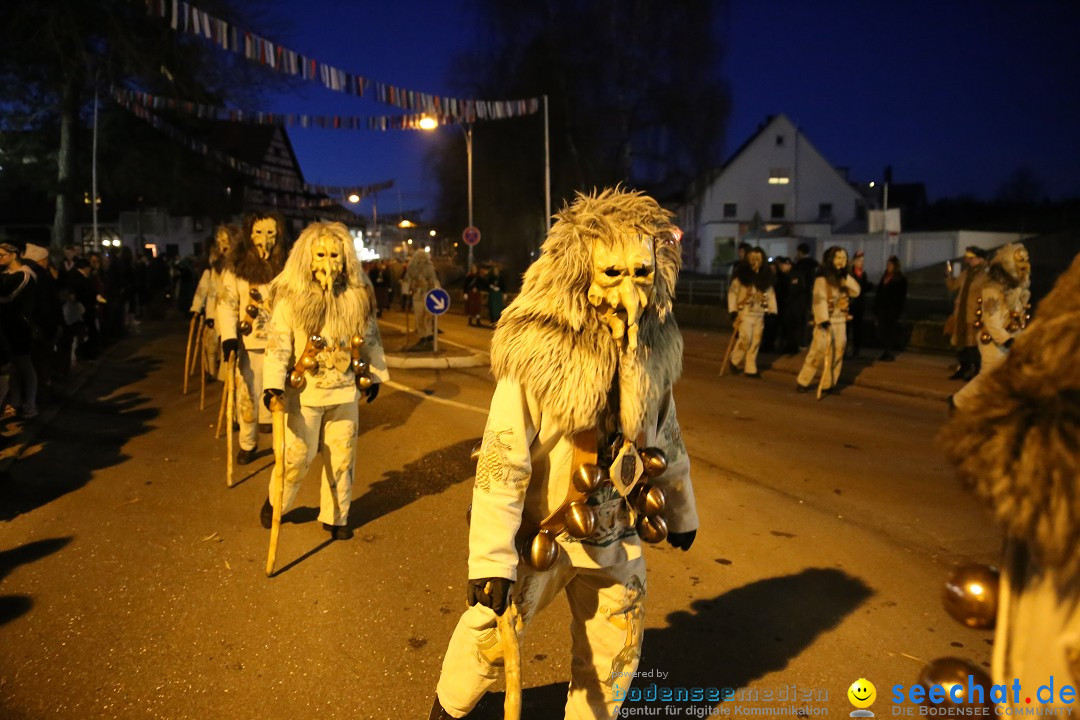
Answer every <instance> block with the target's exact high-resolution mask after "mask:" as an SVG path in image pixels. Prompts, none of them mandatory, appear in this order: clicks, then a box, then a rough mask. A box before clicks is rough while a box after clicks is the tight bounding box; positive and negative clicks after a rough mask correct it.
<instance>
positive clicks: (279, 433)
mask: <svg viewBox="0 0 1080 720" xmlns="http://www.w3.org/2000/svg"><path fill="white" fill-rule="evenodd" d="M270 412H271V413H273V419H274V434H273V441H274V470H273V473H274V474H273V475H272V476H271V477H277V479H278V482H277V487H276V488H275V489H274V500H275V502H274V503H273V505H274V520H273V523H272V524H271V525H270V550H269V552H268V553H267V555H266V577H271V576H273V574H274V564H275V563H276V562H277V547H278V536H279V535H280V533H281V506H282V505H283V504H284V502H285V398H284V397H278V396H276V395H275V396H274V397H272V398H271V399H270Z"/></svg>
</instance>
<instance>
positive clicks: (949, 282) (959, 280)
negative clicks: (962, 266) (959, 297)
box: [945, 270, 967, 292]
mask: <svg viewBox="0 0 1080 720" xmlns="http://www.w3.org/2000/svg"><path fill="white" fill-rule="evenodd" d="M965 277H967V270H961V271H960V274H959V275H957V276H956V277H953V276H952V275H946V276H945V287H946V288H948V290H949V292H958V291H959V290H960V288H962V287H963V286H964V278H965Z"/></svg>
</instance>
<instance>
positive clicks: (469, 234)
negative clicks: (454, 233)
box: [461, 225, 480, 245]
mask: <svg viewBox="0 0 1080 720" xmlns="http://www.w3.org/2000/svg"><path fill="white" fill-rule="evenodd" d="M461 239H462V240H464V241H465V244H466V245H475V244H476V243H478V242H480V228H478V227H473V226H472V225H470V226H469V227H467V228H465V229H464V230H462V231H461Z"/></svg>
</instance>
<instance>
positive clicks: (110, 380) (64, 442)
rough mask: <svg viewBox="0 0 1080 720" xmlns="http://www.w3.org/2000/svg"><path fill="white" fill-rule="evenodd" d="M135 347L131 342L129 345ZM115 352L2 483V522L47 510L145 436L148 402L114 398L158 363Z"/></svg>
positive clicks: (153, 411) (151, 413)
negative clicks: (127, 445)
mask: <svg viewBox="0 0 1080 720" xmlns="http://www.w3.org/2000/svg"><path fill="white" fill-rule="evenodd" d="M133 342H134V341H133ZM136 352H138V347H133V348H131V349H130V350H127V351H126V354H125V348H123V347H117V348H116V349H115V350H113V351H112V352H110V353H109V354H108V355H107V356H106V357H105V358H103V359H102V360H101V361H100V362H101V363H102V365H101V367H100V368H99V369H98V370H97V373H96V375H95V376H94V377H93V378H92V379H91V380H90V382H89V384H88V385H87V386H86V387H84V388H83V389H81V390H79V391H77V392H76V393H75V395H74V396H73V397H71V398H70V399H68V400H67V401H66V402H65V403H64V405H63V407H62V408H60V409H59V412H57V413H56V415H55V417H53V418H52V419H51V421H49V422H48V423H47V424H45V425H44V426H43V427H41V428H40V431H39V432H38V434H37V436H36V437H35V438H34V439H33V443H32V448H33V450H34V451H33V452H29V451H28V452H26V453H25V454H24V456H23V457H22V458H21V459H20V460H18V461H17V462H15V463H14V464H13V465H12V466H11V469H10V471H9V472H8V473H7V475H6V476H5V477H3V478H2V479H0V520H11V519H12V518H15V517H17V516H19V515H21V514H22V513H25V512H29V511H31V510H34V509H35V508H38V507H41V506H43V505H46V504H48V503H50V502H52V501H53V500H56V499H57V498H59V497H62V496H63V495H66V494H67V493H69V492H71V491H73V490H77V489H79V488H81V487H82V486H84V485H85V484H86V483H87V482H89V481H90V478H91V477H93V475H94V473H95V472H96V471H98V470H101V469H102V468H106V467H111V466H113V465H117V464H119V463H121V462H123V461H125V460H127V459H128V456H127V455H125V454H124V453H123V452H122V451H121V448H122V447H123V446H124V444H125V443H127V442H128V441H129V440H130V439H131V438H133V437H135V436H137V435H142V434H144V433H147V432H149V431H150V430H151V429H152V427H151V426H150V422H151V421H152V420H153V419H154V418H156V417H157V416H158V415H159V414H160V410H159V409H158V408H156V407H151V406H149V403H150V402H151V400H150V398H149V397H147V396H145V395H142V394H140V393H136V392H131V391H127V392H120V393H118V394H116V395H113V393H115V392H117V391H118V390H121V389H122V388H125V387H127V386H128V385H131V384H132V383H135V382H138V381H140V380H142V379H144V378H146V377H147V376H148V375H149V374H150V373H151V372H153V371H154V370H156V369H157V368H158V367H159V366H160V365H161V361H160V360H158V359H156V358H152V357H148V356H145V355H138V354H135V353H136Z"/></svg>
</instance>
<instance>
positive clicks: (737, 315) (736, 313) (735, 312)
mask: <svg viewBox="0 0 1080 720" xmlns="http://www.w3.org/2000/svg"><path fill="white" fill-rule="evenodd" d="M728 315H731V319H732V320H734V319H735V318H737V317H739V313H738V312H737V311H735V310H732V311H731V312H730V313H728Z"/></svg>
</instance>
